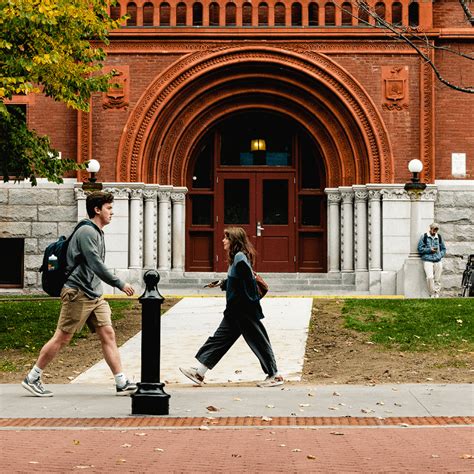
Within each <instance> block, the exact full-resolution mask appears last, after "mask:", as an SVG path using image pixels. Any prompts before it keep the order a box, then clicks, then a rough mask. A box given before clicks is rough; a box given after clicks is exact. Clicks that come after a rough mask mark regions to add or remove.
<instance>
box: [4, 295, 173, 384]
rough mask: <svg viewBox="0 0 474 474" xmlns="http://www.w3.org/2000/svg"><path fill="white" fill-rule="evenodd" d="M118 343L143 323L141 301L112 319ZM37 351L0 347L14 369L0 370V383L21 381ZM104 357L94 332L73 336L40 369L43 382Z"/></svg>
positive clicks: (66, 377)
mask: <svg viewBox="0 0 474 474" xmlns="http://www.w3.org/2000/svg"><path fill="white" fill-rule="evenodd" d="M178 301H179V300H178V299H173V298H169V299H166V300H165V302H164V303H163V306H162V309H163V310H168V309H169V308H171V307H172V306H173V305H174V304H176V303H177V302H178ZM113 324H114V328H115V337H116V339H117V345H118V346H119V347H120V346H121V345H122V344H124V343H125V342H127V341H128V340H129V339H130V338H131V337H133V336H135V335H136V334H137V333H138V332H139V331H140V330H141V326H142V322H141V305H140V303H138V302H137V303H136V304H134V306H133V307H132V308H131V309H130V310H129V311H127V313H126V315H125V317H123V318H122V319H118V320H115V321H114V322H113ZM37 356H38V354H37V353H35V354H28V353H25V352H23V351H20V350H3V351H0V359H1V360H7V361H8V362H9V364H8V365H9V367H10V368H15V370H9V371H0V383H17V382H21V380H23V378H24V377H25V375H26V373H27V372H28V371H29V369H30V368H31V367H32V365H33V364H34V363H35V362H36V359H37ZM102 359H103V356H102V351H101V348H100V342H99V339H98V338H97V336H96V335H95V334H89V335H88V336H87V337H85V338H81V339H76V340H74V341H73V342H72V343H71V344H70V345H69V346H67V347H65V348H64V349H63V350H62V351H61V352H60V353H59V355H58V356H57V357H56V359H55V360H53V361H52V362H51V364H49V365H48V367H47V368H46V370H45V372H44V373H43V379H44V382H46V383H69V382H70V381H71V380H72V379H75V378H76V377H77V376H78V375H79V374H81V373H82V372H84V371H85V370H87V369H88V368H89V367H91V366H93V365H94V364H96V363H97V362H99V361H100V360H102Z"/></svg>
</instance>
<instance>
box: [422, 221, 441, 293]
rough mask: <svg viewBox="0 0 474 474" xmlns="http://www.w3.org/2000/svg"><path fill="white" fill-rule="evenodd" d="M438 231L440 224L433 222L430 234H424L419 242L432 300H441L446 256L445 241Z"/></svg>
mask: <svg viewBox="0 0 474 474" xmlns="http://www.w3.org/2000/svg"><path fill="white" fill-rule="evenodd" d="M438 230H439V224H437V223H436V222H433V223H432V224H431V225H430V229H429V232H426V233H425V234H423V235H422V236H421V238H420V240H419V242H418V253H419V254H420V257H421V260H423V267H424V270H425V274H426V282H427V284H428V293H429V295H430V298H439V292H440V290H441V274H442V272H443V262H442V259H443V258H444V256H445V255H446V246H445V244H444V239H443V238H442V237H441V234H439V233H438Z"/></svg>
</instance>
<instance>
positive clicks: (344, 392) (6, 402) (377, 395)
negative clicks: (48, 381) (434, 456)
mask: <svg viewBox="0 0 474 474" xmlns="http://www.w3.org/2000/svg"><path fill="white" fill-rule="evenodd" d="M48 388H49V389H51V390H52V391H53V392H54V397H51V398H36V397H34V396H31V395H30V394H29V393H28V392H27V391H26V390H25V389H23V388H22V387H21V385H20V384H17V385H10V384H3V385H0V395H1V409H0V417H1V418H94V417H97V418H121V417H128V416H129V415H130V414H131V400H130V398H129V397H117V396H115V387H114V386H113V385H112V384H110V385H107V384H102V385H98V384H68V385H48ZM165 391H166V392H167V393H168V394H170V395H171V398H170V412H169V415H170V416H171V417H209V416H212V417H247V416H252V417H262V416H265V417H380V418H392V417H454V416H458V417H459V416H461V417H463V416H464V417H469V416H474V385H471V384H452V385H450V384H446V385H444V384H442V385H441V384H430V385H428V384H420V385H418V384H397V385H376V386H362V385H311V386H309V385H301V384H286V385H285V386H283V388H281V387H273V388H266V389H262V388H258V387H242V386H236V385H235V384H229V385H228V386H212V385H205V386H203V387H190V386H179V385H167V386H165ZM210 406H211V407H214V408H215V409H216V410H217V411H210V410H208V407H210ZM211 410H213V409H211Z"/></svg>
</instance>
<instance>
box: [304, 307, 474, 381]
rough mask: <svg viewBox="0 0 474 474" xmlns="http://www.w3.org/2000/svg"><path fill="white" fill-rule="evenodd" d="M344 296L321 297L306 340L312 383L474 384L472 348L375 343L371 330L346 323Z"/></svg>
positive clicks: (308, 377)
mask: <svg viewBox="0 0 474 474" xmlns="http://www.w3.org/2000/svg"><path fill="white" fill-rule="evenodd" d="M342 306H343V301H342V300H315V304H314V305H313V315H312V321H311V325H310V331H309V334H308V341H307V345H306V354H305V363H304V368H303V381H305V382H307V383H316V384H328V383H349V384H361V383H363V384H365V383H375V384H380V383H397V382H401V383H443V382H445V383H446V382H448V383H471V382H472V380H473V376H474V356H473V354H472V353H466V352H458V351H456V350H446V351H436V352H426V353H425V352H400V351H398V350H396V349H393V350H392V349H384V348H383V347H381V346H380V345H378V344H373V343H371V342H370V335H369V334H368V333H360V332H357V331H354V330H352V329H347V328H345V327H344V319H343V316H342V315H341V310H342Z"/></svg>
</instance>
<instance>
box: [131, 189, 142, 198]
mask: <svg viewBox="0 0 474 474" xmlns="http://www.w3.org/2000/svg"><path fill="white" fill-rule="evenodd" d="M142 197H143V189H130V199H138V200H140V199H142Z"/></svg>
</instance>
